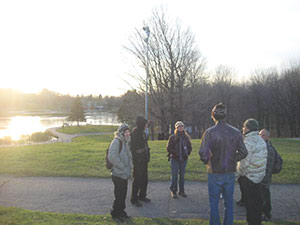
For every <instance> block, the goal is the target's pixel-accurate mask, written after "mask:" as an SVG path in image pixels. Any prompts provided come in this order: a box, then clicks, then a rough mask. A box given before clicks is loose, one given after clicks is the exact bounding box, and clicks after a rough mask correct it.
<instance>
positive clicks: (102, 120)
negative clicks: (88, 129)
mask: <svg viewBox="0 0 300 225" xmlns="http://www.w3.org/2000/svg"><path fill="white" fill-rule="evenodd" d="M86 119H87V121H86V122H81V123H80V125H85V124H92V125H119V122H118V120H117V115H116V114H114V113H108V112H89V113H86ZM64 122H67V123H68V124H70V125H76V124H77V123H76V122H73V123H72V122H69V121H67V117H66V116H55V115H54V116H12V117H0V138H3V137H7V136H10V137H11V138H12V139H13V140H19V139H20V137H21V136H22V135H30V134H32V133H34V132H39V131H41V132H44V131H45V130H46V129H48V128H50V127H60V126H62V124H63V123H64Z"/></svg>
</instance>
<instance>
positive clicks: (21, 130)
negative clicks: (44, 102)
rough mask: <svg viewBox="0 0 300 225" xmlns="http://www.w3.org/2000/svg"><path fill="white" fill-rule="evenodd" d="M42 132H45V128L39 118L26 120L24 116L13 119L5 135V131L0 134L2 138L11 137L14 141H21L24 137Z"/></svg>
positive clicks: (33, 117) (31, 117)
mask: <svg viewBox="0 0 300 225" xmlns="http://www.w3.org/2000/svg"><path fill="white" fill-rule="evenodd" d="M41 130H43V126H42V125H41V123H40V117H39V116H30V117H27V119H24V117H23V116H15V117H12V118H11V121H10V123H9V125H8V127H7V129H6V131H5V135H4V131H1V132H0V138H1V137H4V136H10V137H11V139H12V140H19V139H20V138H21V136H22V135H29V134H32V133H34V132H38V131H41Z"/></svg>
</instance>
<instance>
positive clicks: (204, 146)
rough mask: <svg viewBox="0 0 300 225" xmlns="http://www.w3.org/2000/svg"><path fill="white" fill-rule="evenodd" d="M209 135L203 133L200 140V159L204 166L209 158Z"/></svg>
mask: <svg viewBox="0 0 300 225" xmlns="http://www.w3.org/2000/svg"><path fill="white" fill-rule="evenodd" d="M209 136H210V135H209V133H208V132H206V131H205V132H204V134H203V135H202V138H201V146H200V150H199V155H200V159H201V160H202V161H203V162H204V164H207V163H208V162H209V160H210V157H211V149H210V146H209Z"/></svg>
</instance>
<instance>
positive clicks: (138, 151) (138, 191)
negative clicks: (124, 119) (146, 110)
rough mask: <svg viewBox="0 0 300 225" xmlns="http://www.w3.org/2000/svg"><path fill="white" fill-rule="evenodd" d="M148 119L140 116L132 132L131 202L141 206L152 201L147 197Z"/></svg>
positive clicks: (148, 159)
mask: <svg viewBox="0 0 300 225" xmlns="http://www.w3.org/2000/svg"><path fill="white" fill-rule="evenodd" d="M147 122H148V121H147V120H146V119H145V118H144V117H141V116H138V117H137V119H136V127H135V128H134V130H133V132H132V134H131V146H130V149H131V152H132V158H133V182H132V195H131V203H132V204H133V205H134V206H137V207H141V206H142V204H141V203H140V201H142V202H150V199H149V198H147V197H146V195H147V186H148V162H149V161H150V152H149V150H150V148H149V147H148V142H147V138H146V134H145V132H144V131H145V128H146V125H147Z"/></svg>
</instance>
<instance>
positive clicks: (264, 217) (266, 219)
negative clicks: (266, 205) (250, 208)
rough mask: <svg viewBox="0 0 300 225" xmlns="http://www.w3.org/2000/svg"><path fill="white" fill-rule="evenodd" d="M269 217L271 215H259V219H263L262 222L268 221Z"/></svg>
mask: <svg viewBox="0 0 300 225" xmlns="http://www.w3.org/2000/svg"><path fill="white" fill-rule="evenodd" d="M270 219H271V217H268V216H265V215H263V216H262V217H261V221H264V222H269V221H270Z"/></svg>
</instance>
